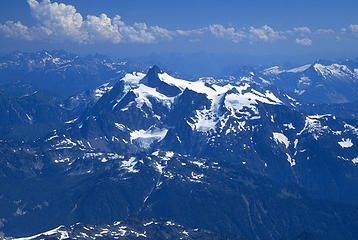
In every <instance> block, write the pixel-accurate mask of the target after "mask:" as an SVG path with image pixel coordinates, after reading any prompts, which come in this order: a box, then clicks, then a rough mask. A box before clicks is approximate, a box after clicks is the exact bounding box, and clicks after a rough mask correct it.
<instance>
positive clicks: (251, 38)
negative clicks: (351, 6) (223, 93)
mask: <svg viewBox="0 0 358 240" xmlns="http://www.w3.org/2000/svg"><path fill="white" fill-rule="evenodd" d="M27 3H28V5H29V7H30V11H31V14H32V16H33V18H34V19H35V20H36V24H35V25H34V26H26V25H24V24H23V23H21V22H20V21H17V22H15V21H6V22H5V23H2V24H1V23H0V33H1V35H3V36H5V37H7V38H12V39H19V40H25V41H37V40H39V41H59V42H66V41H69V42H75V43H78V44H96V43H101V42H107V43H108V42H109V43H112V44H119V43H125V42H134V43H155V42H160V41H171V40H175V39H177V38H184V39H186V40H187V41H190V42H198V41H201V39H202V38H203V36H204V35H205V36H206V37H207V36H209V37H210V36H211V37H214V38H218V39H225V40H228V41H231V42H233V43H240V42H244V41H246V42H248V43H251V44H253V43H255V42H267V43H271V42H275V41H282V40H290V41H292V42H294V43H296V44H299V45H302V46H306V47H309V46H311V45H312V42H313V41H312V37H313V36H316V37H317V36H323V35H324V36H331V37H332V38H333V39H337V38H338V37H339V36H337V33H336V31H334V30H333V29H317V30H315V31H314V30H311V29H310V28H309V27H307V26H300V27H294V28H292V29H288V30H277V29H274V28H272V27H270V26H268V25H264V26H261V27H254V26H250V27H248V28H235V27H233V26H230V27H225V26H224V25H221V24H211V25H209V26H204V27H202V28H198V29H189V30H180V29H175V30H170V29H166V28H163V27H160V26H148V25H147V24H146V23H137V22H135V23H134V24H132V25H130V24H127V23H126V22H125V21H123V20H122V18H121V16H119V15H116V16H114V17H113V18H111V17H109V16H107V15H106V14H105V13H102V14H100V15H99V16H94V15H87V16H83V15H82V14H81V13H79V12H77V10H76V8H75V7H74V6H72V5H66V4H64V3H57V2H51V1H50V0H42V1H41V2H40V1H38V0H27ZM347 33H350V34H352V35H357V34H358V25H355V24H351V25H350V26H348V27H346V28H342V29H341V31H340V34H347ZM193 39H195V41H193Z"/></svg>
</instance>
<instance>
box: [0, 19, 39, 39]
mask: <svg viewBox="0 0 358 240" xmlns="http://www.w3.org/2000/svg"><path fill="white" fill-rule="evenodd" d="M0 31H1V32H3V33H4V35H5V36H6V37H9V38H16V39H26V40H32V36H31V34H30V30H29V28H28V27H27V26H24V25H23V24H22V23H21V22H19V21H18V22H13V21H7V22H5V24H0Z"/></svg>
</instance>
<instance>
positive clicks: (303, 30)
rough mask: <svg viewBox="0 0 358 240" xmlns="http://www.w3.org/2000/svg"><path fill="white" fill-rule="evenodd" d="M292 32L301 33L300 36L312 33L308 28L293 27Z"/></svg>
mask: <svg viewBox="0 0 358 240" xmlns="http://www.w3.org/2000/svg"><path fill="white" fill-rule="evenodd" d="M293 31H294V32H298V33H301V34H305V33H311V32H312V31H311V29H310V28H309V27H295V28H293Z"/></svg>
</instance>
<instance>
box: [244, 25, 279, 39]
mask: <svg viewBox="0 0 358 240" xmlns="http://www.w3.org/2000/svg"><path fill="white" fill-rule="evenodd" d="M249 32H250V34H251V38H253V39H260V40H263V41H274V40H277V39H285V38H286V37H285V36H284V35H283V34H281V33H280V32H277V31H275V30H274V29H273V28H271V27H270V26H267V25H264V26H262V27H260V28H255V27H250V30H249Z"/></svg>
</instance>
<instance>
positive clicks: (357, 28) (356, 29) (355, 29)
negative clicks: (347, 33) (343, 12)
mask: <svg viewBox="0 0 358 240" xmlns="http://www.w3.org/2000/svg"><path fill="white" fill-rule="evenodd" d="M349 29H350V30H351V31H352V32H354V33H358V25H356V24H351V25H349Z"/></svg>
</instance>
